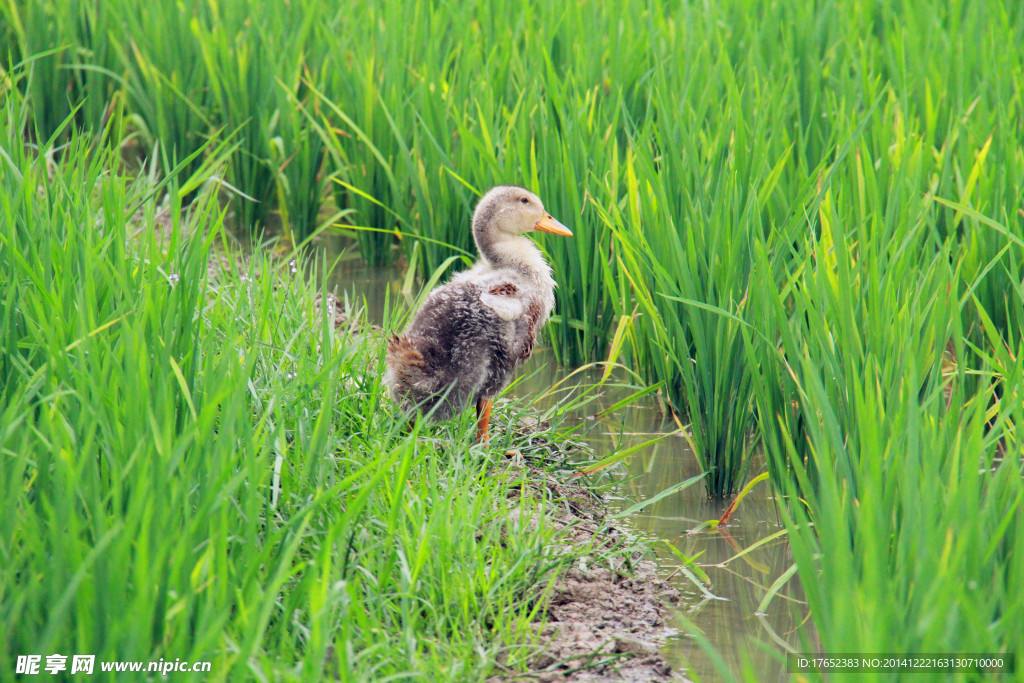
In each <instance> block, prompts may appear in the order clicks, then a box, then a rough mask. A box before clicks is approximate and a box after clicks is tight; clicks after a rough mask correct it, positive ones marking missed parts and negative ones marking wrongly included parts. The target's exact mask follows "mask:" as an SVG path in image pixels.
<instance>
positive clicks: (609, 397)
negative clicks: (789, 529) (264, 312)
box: [330, 260, 807, 681]
mask: <svg viewBox="0 0 1024 683" xmlns="http://www.w3.org/2000/svg"><path fill="white" fill-rule="evenodd" d="M401 275H402V274H401V271H400V270H398V269H397V268H393V267H392V268H378V269H371V268H369V267H367V266H365V265H363V264H362V262H361V261H358V260H350V261H344V262H342V263H340V264H339V265H338V266H337V267H336V268H335V269H334V271H333V272H332V277H331V282H330V285H331V286H333V287H336V289H337V292H338V294H339V295H341V294H342V293H343V292H345V293H347V294H348V295H349V298H350V300H352V301H355V302H359V303H360V304H361V303H362V302H363V301H365V306H366V311H367V316H368V318H369V321H370V322H371V323H375V324H379V323H380V322H381V319H382V316H383V311H384V306H385V300H386V296H390V297H391V299H392V300H394V299H395V298H396V294H395V293H396V292H398V291H399V290H400V287H401ZM388 292H390V294H387V293H388ZM524 370H525V372H526V373H528V375H529V376H528V377H524V379H523V380H522V381H521V382H520V383H518V384H517V385H516V386H514V387H513V393H518V394H519V395H521V396H523V397H530V398H531V399H532V398H534V397H536V396H540V395H542V394H543V393H545V391H546V390H547V389H548V388H549V387H551V386H552V385H553V384H555V383H556V382H558V381H559V380H560V379H562V378H564V377H565V376H566V375H567V374H569V372H571V370H570V369H566V368H562V367H559V366H558V365H557V364H556V363H555V362H554V361H553V360H552V359H551V355H550V353H549V352H548V353H546V352H545V350H544V349H538V350H537V352H536V353H535V354H534V357H533V358H532V359H531V360H530V362H529V363H528V364H527V365H526V367H525V368H524ZM599 378H600V372H599V371H596V370H595V371H586V372H581V373H579V374H577V375H575V376H574V377H573V378H572V379H571V380H569V382H567V383H566V385H563V386H564V387H572V386H575V385H577V384H578V385H581V386H587V385H589V384H592V383H594V382H596V381H597V380H598V379H599ZM598 392H599V393H600V394H601V395H600V396H598V397H597V398H595V399H594V400H593V401H592V402H589V403H587V404H586V405H585V406H583V407H582V408H580V409H578V410H570V411H568V412H567V414H566V421H567V423H568V424H580V425H582V427H581V430H580V431H579V432H578V439H579V440H581V441H583V442H585V443H586V444H587V445H588V446H589V447H590V448H592V449H593V451H594V459H595V461H596V460H599V459H601V458H603V457H605V456H608V455H610V454H611V453H613V452H615V451H616V450H618V449H621V448H628V447H630V446H634V445H637V444H640V443H643V442H644V441H648V440H651V439H652V438H654V437H656V436H658V435H659V434H666V433H669V432H676V433H675V434H672V435H671V436H667V437H666V438H664V439H662V440H660V441H659V442H657V443H655V444H653V445H651V446H649V447H647V448H645V449H642V450H640V451H637V452H636V453H634V454H632V455H631V456H629V457H628V458H627V459H626V460H624V461H623V462H622V463H620V464H619V465H616V466H615V467H614V468H612V470H611V473H610V474H609V476H612V477H615V479H616V480H617V483H616V485H615V486H614V487H613V488H612V489H611V492H610V494H606V500H607V503H608V505H609V509H610V510H611V511H618V510H622V509H625V508H627V507H629V506H630V505H632V504H634V503H636V502H639V501H644V500H648V499H650V498H652V497H653V496H655V495H657V494H658V493H660V492H662V491H664V490H666V489H667V488H669V487H670V486H672V485H673V484H676V483H678V482H680V481H683V480H685V479H687V478H689V477H691V476H694V475H696V474H699V473H700V467H699V465H698V462H697V459H696V457H695V456H694V454H693V452H692V451H691V450H690V448H689V446H688V445H687V442H686V440H685V439H684V438H683V437H682V436H680V435H679V434H678V431H677V429H676V425H675V423H674V422H673V421H672V420H671V418H670V417H669V416H667V415H665V414H664V413H663V412H662V411H661V409H660V408H659V406H658V404H657V401H656V400H655V399H653V398H648V399H641V400H640V401H638V402H636V403H634V404H632V405H630V406H628V407H626V408H623V409H620V410H618V411H616V412H614V413H612V414H611V415H609V416H605V417H601V418H600V419H599V420H595V419H594V418H593V416H594V415H595V414H597V413H600V412H602V411H603V410H604V409H606V408H608V407H610V406H611V405H613V404H614V403H616V402H617V401H619V400H620V399H621V398H623V397H624V396H626V395H628V394H629V393H631V392H630V390H629V389H626V388H624V387H621V386H612V387H608V386H603V387H601V389H600V390H598ZM598 392H595V393H598ZM564 396H565V393H564V392H558V393H557V394H553V395H552V396H551V397H549V398H546V399H544V400H545V401H557V400H562V399H563V398H564ZM549 405H550V403H548V404H547V405H544V404H543V402H541V404H540V405H539V407H541V408H545V407H548V406H549ZM763 469H764V468H763V465H759V464H758V463H754V465H753V466H752V468H751V476H754V475H756V474H757V473H758V472H760V471H763ZM728 504H729V501H725V502H719V501H710V500H708V498H707V496H706V494H705V492H704V488H703V486H702V485H701V484H697V485H695V486H691V487H689V488H687V489H684V490H682V491H680V492H678V493H674V494H671V495H669V496H666V497H665V498H662V499H661V500H659V501H657V502H655V503H652V504H651V505H649V506H648V507H646V508H644V509H643V510H642V511H641V512H639V513H635V514H633V515H630V516H628V517H625V518H622V519H620V520H618V523H619V524H620V525H621V526H623V527H626V528H627V529H629V530H631V531H632V532H633V533H635V534H637V535H639V536H641V537H642V538H643V539H645V541H646V542H647V544H648V545H649V546H650V547H651V548H652V549H653V550H654V552H655V553H656V554H657V556H658V560H659V564H660V565H661V567H662V574H663V576H664V577H665V578H668V580H670V581H671V582H672V584H673V585H674V586H675V587H676V588H677V589H678V590H679V591H680V593H682V595H683V599H682V601H681V603H680V608H679V612H678V615H677V617H676V619H677V623H676V624H674V625H675V626H676V627H677V628H679V629H680V630H679V632H678V634H677V635H676V636H674V637H672V638H670V639H669V640H668V641H667V642H666V643H665V644H664V646H663V648H662V654H663V655H664V656H665V657H666V659H668V660H669V662H670V663H671V664H672V665H673V668H674V669H675V670H676V671H681V672H684V673H688V674H689V675H690V676H692V677H695V678H699V680H701V681H718V680H721V679H722V676H721V675H720V674H719V672H718V670H717V669H716V668H715V666H714V664H713V662H712V659H711V658H710V657H709V656H708V654H707V653H706V652H704V650H703V649H702V648H700V647H699V646H698V645H697V643H696V642H695V641H694V640H693V639H692V638H691V637H689V636H687V635H686V634H685V632H684V630H683V629H682V627H681V626H682V621H681V619H679V617H680V616H681V617H682V618H685V619H686V620H689V621H690V622H691V623H692V624H693V625H695V626H696V627H697V628H699V629H700V630H701V631H702V632H703V633H704V634H705V635H706V636H707V638H708V640H709V641H710V642H711V643H713V644H714V646H715V647H716V648H717V650H718V652H719V654H720V655H721V656H722V658H723V659H724V660H725V662H726V664H727V666H728V668H729V669H730V670H731V671H733V672H739V671H741V670H742V668H743V667H744V662H746V663H747V664H748V665H749V666H750V667H751V668H752V670H753V671H756V672H757V673H758V677H759V679H760V680H762V681H770V680H786V679H787V674H786V669H785V663H784V659H782V660H781V661H780V659H781V658H783V657H784V655H785V652H786V645H787V644H788V646H789V647H792V648H794V649H801V648H799V638H798V636H797V633H796V631H797V629H798V627H799V626H800V624H801V622H802V621H803V620H805V619H806V618H807V606H806V605H805V604H804V603H803V594H802V592H801V590H800V586H799V582H798V581H797V580H796V579H795V578H794V579H792V580H790V581H789V582H788V583H787V584H786V585H785V586H783V588H782V589H781V590H780V591H779V594H778V595H777V596H776V597H775V599H774V601H773V602H772V603H771V604H770V606H769V607H768V609H767V610H766V613H763V614H762V613H759V612H758V606H759V604H760V602H761V600H762V598H763V597H764V595H765V594H766V592H767V591H768V589H769V587H770V586H771V585H772V584H773V583H774V582H775V580H776V579H777V578H778V577H779V576H781V575H782V574H783V573H785V571H786V570H787V569H788V568H789V567H790V565H792V563H793V560H792V556H791V554H790V552H789V546H788V543H787V541H786V540H785V537H784V535H780V536H779V537H778V538H776V539H774V540H772V541H770V542H767V543H765V544H763V545H761V546H760V547H758V548H756V549H755V550H753V551H751V552H750V553H748V554H746V555H744V556H743V557H740V558H738V559H732V558H734V556H735V555H737V554H738V553H739V552H740V551H741V550H743V549H745V548H747V547H749V546H751V545H753V544H755V543H757V542H758V541H761V540H763V539H765V538H767V537H768V536H771V535H772V534H775V533H776V532H779V531H780V530H781V529H782V526H781V524H780V522H779V520H778V517H777V514H776V507H775V501H774V500H773V499H772V497H771V490H770V487H769V486H768V485H767V482H764V483H761V484H758V485H756V486H755V487H754V489H752V491H751V493H750V495H748V496H747V497H746V498H745V499H744V500H743V501H742V503H741V504H740V505H739V506H738V507H737V510H736V512H735V514H734V515H733V516H732V518H731V519H730V521H729V523H728V525H727V526H726V528H725V529H724V532H717V531H703V532H697V533H690V532H691V531H692V530H694V529H695V528H697V527H698V526H700V525H701V524H702V523H703V522H705V521H707V520H712V519H718V518H719V517H720V516H721V515H722V513H723V512H724V511H725V508H726V507H728ZM666 541H667V542H668V543H670V544H671V545H673V546H674V547H675V548H676V549H678V550H679V551H680V552H682V553H683V554H684V555H686V556H687V557H694V556H695V555H697V554H698V553H702V554H700V556H699V557H698V558H697V560H696V564H697V565H698V566H700V567H701V568H702V569H703V570H704V571H705V572H706V573H707V575H708V577H709V578H710V579H711V587H710V592H711V593H712V594H714V595H715V596H716V597H717V599H711V598H708V597H706V596H705V595H704V594H702V592H701V591H699V590H698V589H697V588H696V587H695V586H694V584H693V583H691V582H690V581H689V580H688V579H687V578H686V577H685V576H683V575H682V574H681V573H680V572H679V571H678V569H677V568H678V566H679V565H680V561H679V559H678V558H677V557H676V556H675V555H674V553H673V552H672V551H671V550H670V549H669V548H668V547H667V545H666Z"/></svg>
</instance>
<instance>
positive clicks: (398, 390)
mask: <svg viewBox="0 0 1024 683" xmlns="http://www.w3.org/2000/svg"><path fill="white" fill-rule="evenodd" d="M386 360H387V364H388V372H387V376H386V377H385V381H386V382H387V383H388V385H389V386H390V387H391V395H392V396H393V397H394V399H395V401H397V402H399V403H402V402H404V399H406V398H408V397H409V396H410V394H412V395H415V394H418V393H419V392H420V390H421V388H422V386H423V380H424V379H425V375H424V372H423V366H424V362H423V354H422V353H420V352H419V351H417V350H416V347H415V346H413V345H412V342H410V341H409V340H408V339H407V338H406V337H405V336H404V335H402V336H399V335H397V334H395V335H392V336H391V338H390V339H388V353H387V358H386Z"/></svg>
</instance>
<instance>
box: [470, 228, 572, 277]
mask: <svg viewBox="0 0 1024 683" xmlns="http://www.w3.org/2000/svg"><path fill="white" fill-rule="evenodd" d="M477 249H478V250H479V251H480V258H481V260H483V261H484V262H486V263H487V265H489V266H490V267H491V268H510V269H512V270H516V271H518V272H520V273H522V274H523V275H527V276H530V277H532V278H534V279H536V280H537V281H538V282H543V283H545V284H547V283H549V282H551V266H549V265H548V262H547V261H545V260H544V255H543V254H541V252H540V249H538V248H537V245H536V244H534V243H533V242H532V241H531V240H529V239H527V238H526V237H523V236H521V235H509V234H501V235H496V236H495V237H494V238H492V239H490V240H477ZM552 284H553V283H552Z"/></svg>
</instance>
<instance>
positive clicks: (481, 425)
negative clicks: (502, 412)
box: [476, 398, 493, 443]
mask: <svg viewBox="0 0 1024 683" xmlns="http://www.w3.org/2000/svg"><path fill="white" fill-rule="evenodd" d="M492 405H493V401H485V400H483V399H482V398H481V399H479V400H478V401H477V402H476V441H477V443H483V442H484V441H487V439H488V438H489V437H490V430H491V406H492Z"/></svg>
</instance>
